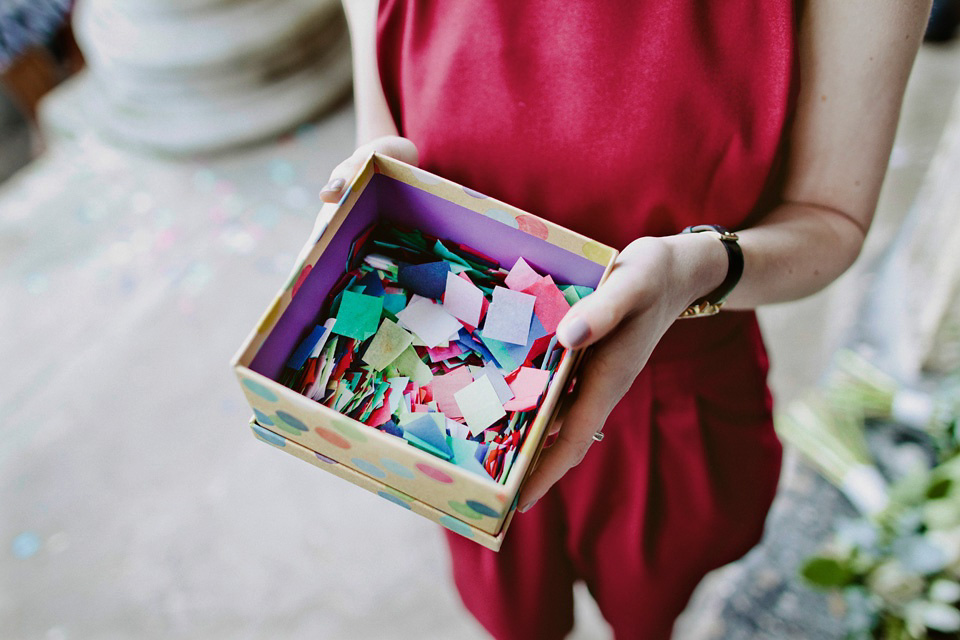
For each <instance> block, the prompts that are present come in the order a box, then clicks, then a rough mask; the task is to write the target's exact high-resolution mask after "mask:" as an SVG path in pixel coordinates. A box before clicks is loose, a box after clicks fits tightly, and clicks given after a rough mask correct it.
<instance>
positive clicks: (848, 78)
mask: <svg viewBox="0 0 960 640" xmlns="http://www.w3.org/2000/svg"><path fill="white" fill-rule="evenodd" d="M930 4H931V2H930V0H809V1H808V2H806V3H805V8H804V12H803V19H802V22H801V25H800V41H799V47H800V50H799V56H800V79H801V85H800V95H799V99H798V104H797V111H796V117H795V119H794V122H793V125H792V129H791V130H790V131H789V132H788V140H787V142H788V167H787V169H788V175H787V180H786V184H785V186H784V188H783V192H782V194H781V203H780V205H779V206H777V207H775V208H774V209H773V210H772V211H770V213H769V214H767V215H766V216H765V217H764V218H763V220H762V222H761V223H759V224H758V225H756V226H755V227H753V228H751V229H746V230H737V232H738V235H739V236H740V246H741V248H742V249H743V253H744V263H745V267H744V273H743V277H742V279H741V280H740V283H739V284H738V285H737V288H736V289H734V292H733V293H732V294H731V296H730V298H729V300H728V302H727V308H733V309H749V308H753V307H756V306H758V305H760V304H766V303H772V302H781V301H785V300H794V299H797V298H801V297H803V296H806V295H809V294H811V293H814V292H816V291H818V290H820V289H822V288H823V287H825V286H826V285H827V284H829V283H830V282H832V281H833V280H835V279H836V278H837V277H838V276H839V275H840V274H841V273H843V272H844V271H845V270H846V269H847V268H848V267H849V266H850V265H851V264H852V263H853V261H854V260H855V259H856V257H857V255H858V254H859V252H860V248H861V247H862V246H863V240H864V236H865V234H866V231H867V229H868V228H869V226H870V222H871V220H872V218H873V211H874V208H875V206H876V203H877V198H878V196H879V193H880V186H881V184H882V183H883V176H884V173H885V171H886V166H887V161H888V158H889V155H890V148H891V146H892V144H893V137H894V133H895V130H896V124H897V118H898V115H899V113H900V105H901V101H902V99H903V92H904V89H905V87H906V83H907V78H908V76H909V74H910V69H911V67H912V65H913V60H914V58H915V56H916V53H917V49H918V47H919V45H920V42H921V39H922V36H923V29H924V26H925V24H926V20H927V16H928V15H929V11H930ZM703 222H705V223H709V222H710V220H704V221H703ZM726 270H727V256H726V251H725V250H724V248H723V247H722V246H721V243H720V242H719V241H718V240H717V239H716V238H715V237H713V236H711V235H709V234H686V235H678V236H670V237H667V238H641V239H639V240H637V241H635V242H633V243H631V244H630V245H629V246H628V247H627V248H626V249H625V250H624V251H623V253H622V254H621V257H620V259H618V261H617V263H616V265H615V266H614V268H613V270H612V271H611V273H610V276H609V278H608V280H607V282H605V283H604V285H603V286H601V287H600V288H599V289H598V290H597V292H596V293H595V294H593V295H592V296H590V297H588V298H585V299H584V300H583V301H581V302H579V303H578V304H577V305H575V306H574V307H573V309H571V311H570V312H569V313H568V314H567V317H566V318H564V320H563V322H562V323H561V324H560V327H559V328H558V330H557V335H558V337H559V339H560V341H561V342H562V343H563V344H564V345H566V346H568V347H584V346H587V345H590V344H593V343H597V345H596V347H595V350H594V353H593V354H592V356H591V358H590V359H589V360H588V361H587V363H586V366H585V367H584V370H583V372H582V374H581V377H580V384H579V387H580V389H579V394H578V398H577V400H576V402H574V403H573V405H572V406H571V408H570V410H569V411H568V413H567V415H566V417H565V419H564V423H563V428H562V429H561V430H560V433H559V436H558V438H557V441H556V443H555V444H554V446H552V447H551V448H550V449H548V450H547V451H545V452H544V454H543V456H542V457H541V460H540V464H539V466H538V467H537V469H536V471H535V472H534V474H533V475H532V476H531V477H530V479H529V480H528V482H527V483H526V486H525V487H524V489H523V495H522V496H521V498H520V505H521V510H526V509H527V508H529V507H530V505H531V504H532V503H533V502H535V501H536V500H537V499H538V498H540V496H542V495H543V494H544V493H545V492H546V491H547V489H549V488H550V487H551V486H552V485H553V484H554V483H555V482H556V481H557V480H559V479H560V478H561V477H562V476H563V475H564V474H565V473H566V472H567V471H568V470H569V469H570V468H571V467H573V466H574V465H576V464H578V463H579V462H580V460H581V459H582V458H583V456H584V455H585V454H586V451H587V449H588V448H589V447H590V445H591V443H592V442H593V440H592V437H593V434H594V433H595V432H596V431H598V430H599V429H600V428H601V427H602V426H603V423H604V422H605V421H606V417H607V415H608V414H609V413H610V411H611V410H612V409H613V407H614V406H616V404H617V402H619V400H620V398H621V397H623V395H624V393H626V391H627V390H628V389H629V388H630V385H631V384H632V382H633V379H634V378H635V377H636V375H637V374H638V373H639V371H640V370H641V369H642V368H643V366H644V365H645V364H646V361H647V359H648V358H649V356H650V353H651V352H652V351H653V348H654V347H655V346H656V343H657V342H658V341H659V340H660V338H661V337H662V336H663V334H664V332H665V331H666V330H667V329H668V328H669V327H670V325H671V324H672V323H673V322H674V320H675V319H676V317H677V315H678V314H679V313H680V312H681V311H682V310H683V309H684V308H686V306H687V305H689V304H690V303H691V302H692V301H694V300H696V299H697V298H699V297H701V296H703V295H706V294H707V293H709V292H710V291H712V290H713V289H714V288H716V287H717V286H719V284H720V282H721V281H722V280H723V278H724V276H725V274H726ZM684 322H696V320H685V321H684Z"/></svg>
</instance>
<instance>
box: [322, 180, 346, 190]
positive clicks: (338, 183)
mask: <svg viewBox="0 0 960 640" xmlns="http://www.w3.org/2000/svg"><path fill="white" fill-rule="evenodd" d="M345 182H346V181H345V180H344V179H343V178H337V179H336V180H331V181H330V182H328V183H327V184H325V185H323V189H320V193H323V192H325V191H340V189H343V185H344V183H345Z"/></svg>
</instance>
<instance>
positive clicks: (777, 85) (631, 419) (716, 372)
mask: <svg viewBox="0 0 960 640" xmlns="http://www.w3.org/2000/svg"><path fill="white" fill-rule="evenodd" d="M378 59H379V70H380V75H381V82H382V84H383V89H384V92H385V95H386V97H387V101H388V103H389V106H390V109H391V111H392V114H393V116H394V119H395V121H396V123H397V126H398V129H399V131H400V135H403V136H406V137H408V138H410V139H411V140H413V142H414V143H416V145H417V147H418V148H419V150H420V161H421V165H422V166H423V167H424V168H426V169H428V170H430V171H433V172H436V173H439V174H441V175H443V176H446V177H448V178H450V179H452V180H455V181H457V182H459V183H461V184H464V185H466V186H468V187H470V188H472V189H475V190H477V191H480V192H482V193H485V194H487V195H489V196H492V197H495V198H499V199H501V200H504V201H505V202H509V203H510V204H513V205H516V206H518V207H520V208H522V209H526V210H528V211H530V212H532V213H535V214H537V215H540V216H543V217H545V218H549V219H551V220H554V221H556V222H558V223H560V224H562V225H564V226H566V227H569V228H571V229H574V230H575V231H579V232H580V233H583V234H584V235H587V236H590V237H593V238H596V239H597V240H600V241H601V242H605V243H607V244H610V245H613V246H616V247H620V248H622V247H623V246H625V245H626V244H628V243H629V242H631V241H632V240H633V239H635V238H637V237H639V236H642V235H668V234H673V233H677V232H679V231H680V230H681V229H683V228H684V227H685V226H687V225H692V224H699V223H713V224H721V225H724V226H726V227H728V228H730V229H739V228H743V227H745V226H749V225H750V224H751V223H753V222H755V221H756V220H757V219H759V217H761V216H762V215H763V214H764V212H765V211H767V210H768V209H769V207H770V206H771V204H772V203H773V202H775V198H776V196H777V186H778V181H779V175H780V166H779V158H780V157H781V146H782V144H781V142H782V138H783V135H784V132H785V130H786V127H787V125H788V122H789V119H790V116H791V113H792V110H793V104H794V99H795V91H796V56H795V15H794V7H793V4H792V2H791V1H790V0H753V1H740V2H703V1H702V0H656V1H652V0H636V1H634V2H612V1H611V2H602V1H600V0H565V1H564V2H557V1H553V2H551V1H548V0H523V1H511V0H470V1H468V2H459V1H456V2H455V1H450V2H434V1H424V0H420V1H413V0H382V1H381V4H380V13H379V24H378ZM766 373H767V361H766V355H765V353H764V350H763V345H762V341H761V338H760V334H759V330H758V328H757V324H756V319H755V316H754V314H753V313H744V312H740V313H737V312H723V313H721V314H720V315H719V316H716V317H713V318H707V319H698V320H684V321H680V322H678V323H676V324H675V325H674V327H673V328H671V329H670V330H669V331H668V333H667V335H666V336H664V338H663V340H662V341H661V343H660V344H659V345H658V347H657V349H656V350H655V352H654V355H653V357H652V358H651V360H650V362H649V364H648V365H647V366H646V367H645V368H644V370H643V371H642V372H641V374H640V376H639V377H638V378H637V379H636V382H635V383H634V385H633V387H632V388H631V390H630V392H629V393H628V394H627V395H626V396H625V397H624V399H623V400H622V401H621V403H620V404H619V405H618V406H617V408H616V409H615V410H614V412H613V413H612V414H611V416H610V418H609V420H608V421H607V424H606V426H605V428H604V431H605V433H606V435H607V437H606V439H605V440H604V441H603V442H602V443H598V444H596V445H595V446H593V447H591V449H590V451H589V453H588V454H587V456H586V458H585V459H584V460H583V462H582V463H581V464H580V465H579V466H577V467H575V468H574V469H572V470H571V471H570V472H569V473H568V474H567V475H566V476H565V477H564V478H563V479H562V480H561V481H560V482H559V483H558V484H557V485H556V486H555V487H554V488H553V489H551V491H550V492H548V493H547V495H546V496H544V498H543V499H541V500H540V501H539V502H538V503H537V505H536V506H535V507H534V508H533V509H531V510H530V511H529V512H527V513H525V514H517V517H516V518H515V520H514V522H513V524H512V526H511V529H510V531H509V533H508V535H507V537H506V540H505V542H504V545H503V548H502V550H501V551H500V553H499V554H497V553H493V552H490V551H487V550H485V549H483V548H482V547H480V546H478V545H476V544H475V543H473V542H470V541H467V540H465V539H462V538H460V537H458V536H456V535H453V534H450V535H449V542H450V548H451V552H452V557H453V568H454V578H455V581H456V584H457V587H458V588H459V590H460V594H461V597H462V598H463V601H464V603H465V605H466V606H467V608H468V609H470V611H471V612H472V613H473V614H474V615H475V616H476V617H477V619H478V620H479V621H480V622H481V623H482V624H483V625H484V626H485V627H486V628H487V629H488V630H489V631H490V632H491V633H492V634H493V635H494V636H495V637H497V638H514V637H516V638H553V637H558V638H559V637H563V636H564V635H565V634H566V633H567V632H568V631H569V629H570V628H571V625H572V615H573V613H572V611H573V610H572V595H571V587H572V584H573V582H574V581H575V580H584V581H585V582H586V583H587V585H588V586H589V588H590V591H591V593H592V595H593V596H594V597H595V599H596V600H597V603H598V605H599V607H600V610H601V611H602V613H603V615H604V617H605V618H606V619H607V620H608V622H609V623H610V624H611V625H612V627H613V629H614V631H615V632H616V634H617V636H618V637H625V638H645V639H650V638H667V637H669V634H670V630H671V628H672V625H673V620H674V619H675V617H676V616H677V615H678V614H679V613H680V611H681V610H682V609H683V607H684V606H685V604H686V602H687V600H688V598H689V596H690V594H691V592H692V590H693V588H694V587H695V586H696V584H697V583H698V581H699V580H700V579H701V578H702V576H703V575H704V574H705V573H706V572H708V571H710V570H711V569H714V568H716V567H718V566H720V565H722V564H725V563H727V562H730V561H732V560H734V559H736V558H738V557H739V556H741V555H742V554H743V553H745V552H746V551H747V550H748V549H749V548H750V547H752V546H753V545H754V544H755V543H756V541H757V540H758V539H759V537H760V535H761V532H762V528H763V522H764V518H765V516H766V512H767V509H768V508H769V505H770V502H771V501H772V499H773V496H774V492H775V489H776V483H777V478H778V475H779V470H780V453H781V451H780V445H779V443H778V441H777V439H776V436H775V435H774V432H773V428H772V421H771V399H770V394H769V392H768V391H767V387H766Z"/></svg>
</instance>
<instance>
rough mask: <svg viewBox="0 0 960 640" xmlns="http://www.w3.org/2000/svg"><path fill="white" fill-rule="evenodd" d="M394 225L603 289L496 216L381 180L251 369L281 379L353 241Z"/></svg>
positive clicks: (373, 182)
mask: <svg viewBox="0 0 960 640" xmlns="http://www.w3.org/2000/svg"><path fill="white" fill-rule="evenodd" d="M377 220H392V221H396V222H398V223H402V224H404V225H406V226H409V227H414V228H417V229H420V230H422V231H424V232H425V233H428V234H430V235H433V236H437V237H438V238H441V239H445V240H450V241H451V242H455V243H459V244H463V245H465V246H468V247H470V248H472V249H475V250H477V251H479V252H481V253H483V254H485V255H487V256H489V257H491V258H493V259H494V260H497V261H498V262H500V264H501V266H503V267H505V268H507V269H509V268H510V267H511V266H513V263H514V262H516V260H517V258H519V257H521V256H522V257H523V259H524V260H526V261H527V262H529V263H530V264H531V265H532V266H533V267H534V268H536V269H537V270H538V271H540V272H541V273H543V274H550V275H552V276H553V278H554V280H556V281H557V283H559V284H578V285H584V286H588V287H594V288H595V287H596V286H597V284H598V283H599V282H600V278H601V277H602V276H603V272H604V267H603V265H599V264H597V263H595V262H591V261H590V260H587V259H586V258H584V257H582V256H579V255H577V254H574V253H571V252H569V251H567V250H566V249H561V248H560V247H557V246H555V245H552V244H549V243H548V242H545V241H543V240H540V239H539V238H537V237H535V236H532V235H530V234H528V233H524V232H523V231H520V230H519V229H514V228H513V227H510V226H508V225H506V224H503V223H502V222H499V221H497V220H495V219H493V218H488V217H487V216H483V215H479V214H477V213H476V212H474V211H471V210H470V209H467V208H466V207H462V206H460V205H458V204H456V203H454V202H450V201H449V200H445V199H443V198H441V197H439V196H436V195H434V194H432V193H428V192H426V191H424V190H422V189H418V188H417V187H414V186H412V185H409V184H406V183H404V182H400V181H399V180H395V179H393V178H390V177H387V176H385V175H383V174H379V173H378V174H374V175H373V177H372V178H371V179H370V182H369V183H368V184H367V187H366V189H364V191H363V193H362V194H361V195H360V197H359V198H358V199H357V202H356V203H355V204H354V205H353V209H352V210H351V211H350V214H349V215H348V216H347V218H346V220H345V221H344V223H343V224H342V225H341V226H340V228H339V229H338V230H337V233H336V235H335V236H334V238H333V241H332V242H331V243H330V244H329V246H328V247H327V248H326V250H325V251H324V252H323V255H321V256H320V259H319V260H318V261H317V264H316V265H315V266H314V268H313V269H312V270H311V271H310V275H308V276H307V278H306V280H304V282H303V284H302V285H301V286H300V289H299V290H298V291H297V296H296V297H295V298H294V299H293V300H292V301H291V303H290V305H289V306H288V307H287V309H286V311H284V313H283V315H282V316H281V317H280V319H279V320H278V321H277V324H276V325H275V326H274V328H273V330H272V331H271V332H270V335H269V336H268V337H267V339H266V340H265V341H264V343H263V345H262V346H261V347H260V350H259V351H258V352H257V355H256V357H255V358H254V359H253V362H252V363H251V364H250V368H251V369H252V370H254V371H256V372H257V373H261V374H263V375H265V376H267V377H268V378H271V379H273V380H276V379H277V378H278V377H279V376H280V374H281V372H282V371H283V365H284V363H285V362H286V360H287V357H288V356H289V355H290V353H291V352H292V351H293V349H294V348H295V347H296V346H297V343H298V342H299V341H300V340H301V338H302V336H303V335H304V333H305V332H306V331H309V330H310V329H312V328H313V326H314V324H315V323H316V321H317V320H318V318H317V312H318V311H319V309H320V307H321V306H322V305H323V302H324V300H325V298H326V296H327V293H328V292H329V291H330V289H331V288H332V287H333V286H334V284H336V282H337V280H338V279H339V278H340V276H341V274H342V273H343V270H344V268H345V267H346V264H347V254H348V253H349V252H350V244H351V243H352V242H353V239H354V238H355V237H356V236H357V235H358V234H359V233H360V232H361V231H363V230H364V229H366V228H367V227H368V226H369V225H370V224H371V223H372V222H374V221H377Z"/></svg>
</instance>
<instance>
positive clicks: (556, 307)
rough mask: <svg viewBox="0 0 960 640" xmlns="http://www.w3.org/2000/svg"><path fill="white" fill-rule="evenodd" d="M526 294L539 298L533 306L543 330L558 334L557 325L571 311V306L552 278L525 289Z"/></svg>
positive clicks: (545, 278)
mask: <svg viewBox="0 0 960 640" xmlns="http://www.w3.org/2000/svg"><path fill="white" fill-rule="evenodd" d="M525 293H529V294H530V295H532V296H535V297H536V298H537V301H536V302H535V303H534V305H533V313H534V314H535V315H536V316H537V318H538V319H539V320H540V324H542V325H543V328H544V329H546V330H547V333H556V331H557V325H559V324H560V321H561V320H563V316H565V315H567V311H569V310H570V304H569V303H568V302H567V299H566V298H565V297H564V295H563V292H562V291H560V289H559V288H557V285H556V284H554V282H553V278H551V277H550V276H545V277H543V278H540V279H539V280H537V282H536V283H535V284H533V285H532V286H531V287H529V288H527V289H525Z"/></svg>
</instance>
